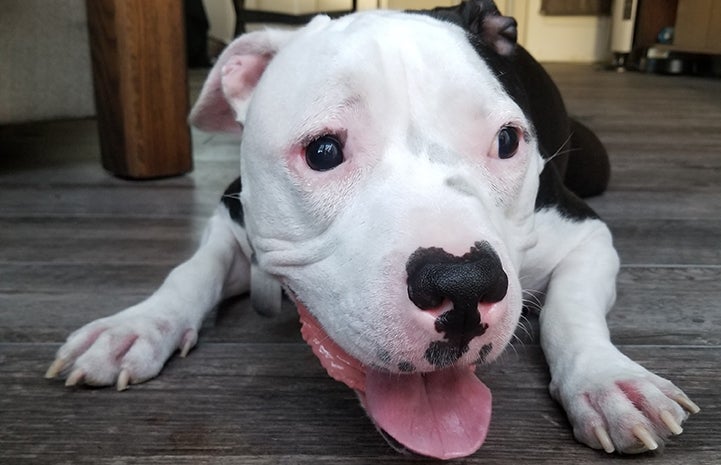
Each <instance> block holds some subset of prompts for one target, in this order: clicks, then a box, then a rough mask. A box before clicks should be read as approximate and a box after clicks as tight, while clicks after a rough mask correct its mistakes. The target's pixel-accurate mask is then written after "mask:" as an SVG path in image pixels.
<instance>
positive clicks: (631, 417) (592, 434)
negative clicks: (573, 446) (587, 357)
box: [551, 353, 700, 454]
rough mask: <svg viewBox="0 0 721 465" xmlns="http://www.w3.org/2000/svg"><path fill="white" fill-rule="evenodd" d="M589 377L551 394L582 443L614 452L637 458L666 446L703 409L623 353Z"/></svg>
mask: <svg viewBox="0 0 721 465" xmlns="http://www.w3.org/2000/svg"><path fill="white" fill-rule="evenodd" d="M594 363H598V364H602V365H596V366H594V365H587V366H586V369H585V370H583V371H584V372H585V373H584V374H581V375H577V376H575V377H571V378H566V379H565V382H564V384H565V385H564V386H561V385H559V384H558V383H552V386H551V391H552V393H553V394H554V396H555V397H556V398H558V399H559V400H560V401H561V403H562V404H563V405H564V407H565V409H566V413H567V414H568V418H569V420H570V422H571V425H572V426H573V433H574V435H575V437H576V439H577V440H579V441H580V442H582V443H585V444H587V445H588V446H590V447H592V448H594V449H603V450H605V451H606V452H608V453H612V452H620V453H625V454H636V453H641V452H646V451H650V450H656V449H659V448H661V447H663V445H664V443H665V441H666V440H667V439H668V438H669V437H671V436H675V435H679V434H681V432H682V431H683V429H682V427H681V425H682V424H683V423H684V421H685V420H686V419H687V418H688V416H689V414H691V413H697V412H698V411H699V410H700V409H699V407H698V406H697V405H696V404H695V403H693V402H692V401H691V400H690V399H689V398H688V397H687V396H686V394H684V392H683V391H681V390H680V389H679V388H677V387H676V386H675V385H674V384H673V383H671V382H670V381H668V380H666V379H664V378H661V377H660V376H657V375H655V374H653V373H651V372H649V371H648V370H646V369H645V368H643V367H641V366H640V365H638V364H637V363H635V362H633V361H631V360H630V359H628V358H626V357H625V356H623V355H621V354H620V353H618V357H613V358H607V357H603V358H596V357H594Z"/></svg>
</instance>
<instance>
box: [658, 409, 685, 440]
mask: <svg viewBox="0 0 721 465" xmlns="http://www.w3.org/2000/svg"><path fill="white" fill-rule="evenodd" d="M661 421H663V423H664V424H665V425H666V427H667V428H668V430H669V431H671V433H673V434H674V435H676V436H678V435H679V434H681V433H683V428H681V425H679V424H678V423H677V422H676V419H675V418H674V417H673V415H671V412H669V411H668V410H664V411H663V412H661Z"/></svg>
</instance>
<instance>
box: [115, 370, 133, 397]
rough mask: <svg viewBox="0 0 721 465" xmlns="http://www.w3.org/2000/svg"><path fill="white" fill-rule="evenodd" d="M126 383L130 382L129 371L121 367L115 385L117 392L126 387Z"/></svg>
mask: <svg viewBox="0 0 721 465" xmlns="http://www.w3.org/2000/svg"><path fill="white" fill-rule="evenodd" d="M128 384H130V373H129V372H128V370H126V369H122V370H120V374H119V375H118V383H117V385H116V387H117V389H118V392H120V391H124V390H126V389H128Z"/></svg>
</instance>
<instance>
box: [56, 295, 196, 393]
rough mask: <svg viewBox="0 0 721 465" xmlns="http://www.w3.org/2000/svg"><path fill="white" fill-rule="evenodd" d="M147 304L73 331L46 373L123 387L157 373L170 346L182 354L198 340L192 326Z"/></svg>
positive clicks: (73, 380)
mask: <svg viewBox="0 0 721 465" xmlns="http://www.w3.org/2000/svg"><path fill="white" fill-rule="evenodd" d="M146 307H147V306H146V305H145V304H140V305H137V306H135V307H130V308H129V309H127V310H125V311H123V312H120V313H117V314H115V315H112V316H109V317H107V318H101V319H99V320H95V321H93V322H91V323H88V324H87V325H85V326H83V327H82V328H80V329H78V330H77V331H75V332H73V333H72V334H71V335H70V336H69V337H68V340H67V341H66V342H65V344H63V346H62V347H60V349H59V350H58V352H57V355H56V359H55V361H54V362H53V363H52V365H50V368H48V371H47V373H46V374H45V377H46V378H55V377H56V376H58V375H59V374H60V373H68V375H67V379H66V382H65V385H66V386H74V385H76V384H78V383H81V382H83V383H85V384H88V385H93V386H107V385H111V384H116V385H117V388H118V390H119V391H122V390H124V389H126V388H127V387H128V384H136V383H141V382H143V381H146V380H148V379H150V378H152V377H154V376H155V375H157V374H158V373H159V372H160V370H161V369H162V368H163V365H164V364H165V362H166V360H167V359H168V358H169V357H170V356H171V355H172V354H173V352H175V350H177V349H180V350H181V356H183V357H184V356H185V355H186V354H187V353H188V351H189V350H190V349H191V348H192V347H193V346H194V345H195V343H196V342H197V330H196V329H195V328H193V327H190V326H189V325H185V326H184V325H182V324H179V323H180V322H179V321H177V319H174V318H172V317H168V316H165V315H161V314H159V312H153V311H152V309H148V308H146Z"/></svg>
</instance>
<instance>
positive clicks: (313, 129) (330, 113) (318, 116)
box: [292, 94, 363, 145]
mask: <svg viewBox="0 0 721 465" xmlns="http://www.w3.org/2000/svg"><path fill="white" fill-rule="evenodd" d="M324 97H325V95H323V96H321V97H319V98H316V99H315V101H314V102H313V104H311V105H310V106H309V109H312V110H313V111H309V112H307V113H306V114H305V115H304V116H303V117H302V118H300V122H299V123H298V125H297V127H296V128H295V130H294V131H293V134H295V139H294V140H293V141H292V143H293V144H300V145H306V144H308V143H309V142H311V141H312V140H313V139H315V138H317V137H319V136H322V135H324V134H326V133H329V132H330V133H337V132H339V131H343V130H345V129H346V128H345V126H346V125H345V124H343V121H344V119H345V118H346V117H347V116H348V115H349V114H353V113H354V112H357V111H359V110H360V108H361V107H362V106H363V100H362V99H361V97H360V95H357V94H353V95H349V96H347V97H345V98H343V99H342V100H340V101H338V102H337V103H330V104H328V103H325V102H322V100H323V99H324Z"/></svg>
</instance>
